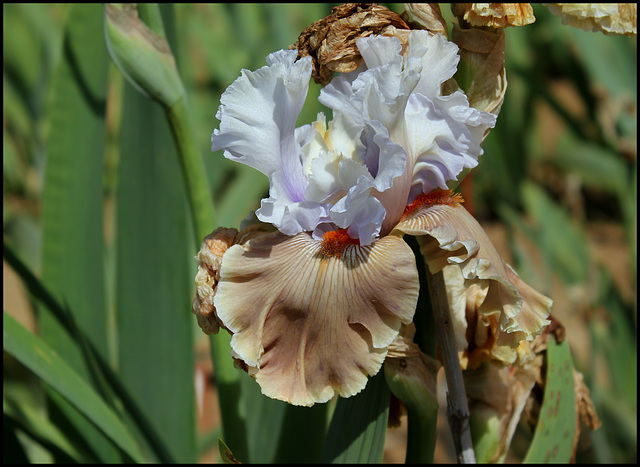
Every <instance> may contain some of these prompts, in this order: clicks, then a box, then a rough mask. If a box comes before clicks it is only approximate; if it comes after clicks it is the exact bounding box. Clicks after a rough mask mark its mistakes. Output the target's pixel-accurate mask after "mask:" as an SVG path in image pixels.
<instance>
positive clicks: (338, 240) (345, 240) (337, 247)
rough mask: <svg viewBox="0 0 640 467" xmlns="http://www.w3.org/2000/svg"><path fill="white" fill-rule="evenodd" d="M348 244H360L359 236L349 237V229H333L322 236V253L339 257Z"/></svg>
mask: <svg viewBox="0 0 640 467" xmlns="http://www.w3.org/2000/svg"><path fill="white" fill-rule="evenodd" d="M347 245H360V241H359V240H358V239H357V238H351V237H349V234H348V233H347V229H338V230H332V231H330V232H327V233H325V234H324V235H323V236H322V249H321V251H322V254H323V255H324V256H335V257H337V258H339V257H340V256H341V255H342V251H343V250H344V248H345V247H346V246H347Z"/></svg>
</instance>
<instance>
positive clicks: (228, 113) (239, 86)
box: [211, 50, 311, 202]
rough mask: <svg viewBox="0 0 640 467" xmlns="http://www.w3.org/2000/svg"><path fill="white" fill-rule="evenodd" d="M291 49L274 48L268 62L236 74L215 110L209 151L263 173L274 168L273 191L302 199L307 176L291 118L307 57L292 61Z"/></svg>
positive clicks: (302, 94) (306, 73)
mask: <svg viewBox="0 0 640 467" xmlns="http://www.w3.org/2000/svg"><path fill="white" fill-rule="evenodd" d="M296 57H297V52H296V51H294V50H280V51H278V52H274V53H272V54H270V55H269V56H268V57H267V63H268V66H265V67H262V68H260V69H258V70H256V71H248V70H243V71H242V75H241V76H240V77H239V78H238V79H236V81H234V83H233V84H232V85H231V86H229V88H227V90H226V91H225V92H224V94H223V95H222V97H221V99H220V101H221V105H220V108H219V110H218V113H217V114H216V117H217V118H218V119H219V120H220V129H217V130H214V132H213V134H212V136H211V150H212V151H216V150H218V149H224V150H225V151H224V155H225V157H227V158H228V159H231V160H234V161H236V162H240V163H242V164H245V165H248V166H250V167H253V168H255V169H257V170H259V171H260V172H262V173H264V174H265V175H267V176H268V177H271V176H272V175H273V174H274V173H280V174H281V176H280V177H278V178H279V180H278V182H280V183H282V184H283V185H282V186H281V187H280V190H279V192H280V193H281V194H282V195H286V196H287V198H288V199H289V200H290V201H293V202H296V201H303V200H304V196H303V195H304V189H305V188H306V184H307V180H306V177H305V176H304V174H303V172H302V164H301V161H300V157H299V155H298V148H297V147H296V144H295V123H296V119H297V118H298V115H299V114H300V111H301V109H302V106H303V104H304V101H305V98H306V96H307V91H308V88H309V78H310V76H311V60H310V58H308V57H307V58H303V59H301V60H298V61H295V60H296Z"/></svg>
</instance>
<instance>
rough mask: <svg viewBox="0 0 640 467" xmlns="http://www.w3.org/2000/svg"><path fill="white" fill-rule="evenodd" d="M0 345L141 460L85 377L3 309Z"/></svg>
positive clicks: (122, 427)
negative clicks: (0, 341) (1, 340)
mask: <svg viewBox="0 0 640 467" xmlns="http://www.w3.org/2000/svg"><path fill="white" fill-rule="evenodd" d="M3 349H4V350H5V351H6V352H8V353H9V354H11V355H13V356H14V357H15V358H16V359H17V360H18V361H20V362H21V363H22V364H23V365H25V366H26V367H27V368H29V369H30V370H31V371H32V372H33V373H35V374H36V375H37V376H38V377H39V378H41V379H42V381H44V382H45V383H47V384H48V385H49V386H51V387H52V388H53V389H54V390H55V391H56V392H58V393H59V394H60V395H62V396H63V397H64V398H65V399H67V400H68V401H69V402H70V403H71V404H72V405H73V406H74V407H76V408H77V409H78V410H79V411H80V412H81V413H82V414H83V415H84V416H85V417H86V418H87V419H88V420H89V421H90V422H91V423H93V424H94V425H95V426H96V427H97V428H98V429H99V430H100V431H102V432H103V433H104V434H105V435H106V436H107V437H108V438H109V439H110V440H111V441H113V443H114V444H115V445H116V446H118V447H119V448H120V449H122V451H123V452H125V453H126V454H127V455H128V456H129V457H130V458H131V459H132V460H133V461H135V462H143V461H144V457H143V455H142V453H141V452H140V449H139V447H138V445H137V443H136V441H135V440H134V438H133V437H132V436H131V435H130V433H129V431H128V430H127V429H126V427H125V426H124V425H123V424H122V422H121V421H120V420H119V419H118V417H117V416H116V415H115V413H114V412H113V411H112V410H111V409H110V408H109V407H108V406H107V405H106V404H105V402H104V401H103V400H102V399H101V398H100V397H99V396H98V395H97V394H96V393H95V391H94V390H93V389H91V387H90V386H89V385H88V384H87V383H86V381H85V380H83V379H82V378H81V377H80V376H79V375H78V373H76V372H75V371H74V370H73V369H72V368H71V367H70V366H69V365H68V364H67V363H66V362H65V361H64V360H63V359H62V358H61V357H60V356H59V355H58V353H57V352H56V351H55V350H54V349H53V348H51V347H50V346H49V345H48V344H47V343H46V342H44V341H43V340H42V339H40V338H38V337H37V336H34V335H33V334H31V333H30V332H29V331H27V330H26V329H25V328H24V327H23V326H21V325H20V324H19V323H18V322H17V321H16V320H15V318H13V317H12V316H11V315H9V314H7V313H6V312H3Z"/></svg>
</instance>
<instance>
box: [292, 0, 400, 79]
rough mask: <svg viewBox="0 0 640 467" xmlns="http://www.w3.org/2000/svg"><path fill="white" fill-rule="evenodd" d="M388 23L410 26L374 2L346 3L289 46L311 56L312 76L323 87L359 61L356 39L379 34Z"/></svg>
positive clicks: (301, 55)
mask: <svg viewBox="0 0 640 467" xmlns="http://www.w3.org/2000/svg"><path fill="white" fill-rule="evenodd" d="M389 26H394V27H396V28H400V29H409V26H407V24H406V23H405V22H404V21H403V20H402V18H401V17H400V16H399V15H398V14H397V13H394V12H393V11H391V10H389V9H388V8H386V7H383V6H381V5H378V4H377V3H345V4H342V5H339V6H336V7H334V8H333V10H331V14H330V15H329V16H327V17H325V18H323V19H321V20H318V21H316V22H315V23H313V24H312V25H311V26H309V27H308V28H307V29H305V30H304V31H302V33H301V34H300V36H299V37H298V41H297V42H296V43H295V44H293V46H291V47H290V48H291V49H296V50H298V58H302V57H307V56H309V57H311V58H312V60H313V73H312V77H313V79H314V81H315V82H316V83H319V84H322V85H323V86H324V85H326V84H327V83H329V81H331V78H332V77H333V74H334V73H335V72H340V73H348V72H350V71H354V70H355V69H356V68H358V66H360V65H361V64H362V62H363V58H362V55H360V52H359V51H358V48H357V47H356V41H357V40H358V39H361V38H363V37H367V36H370V35H372V34H374V35H375V34H379V33H381V32H383V31H384V30H385V29H386V28H387V27H389Z"/></svg>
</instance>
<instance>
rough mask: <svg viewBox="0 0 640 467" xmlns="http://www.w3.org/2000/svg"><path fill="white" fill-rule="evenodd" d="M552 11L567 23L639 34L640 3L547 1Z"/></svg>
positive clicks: (587, 27) (592, 29) (581, 26)
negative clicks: (638, 15)
mask: <svg viewBox="0 0 640 467" xmlns="http://www.w3.org/2000/svg"><path fill="white" fill-rule="evenodd" d="M544 5H545V6H546V7H547V8H548V9H549V11H551V13H553V14H555V15H558V16H560V18H562V24H567V25H570V26H573V27H576V28H581V29H584V30H585V31H600V32H602V33H604V34H606V35H615V34H624V35H626V36H629V37H631V36H635V35H637V34H638V26H637V14H638V5H637V4H635V3H545V4H544Z"/></svg>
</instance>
